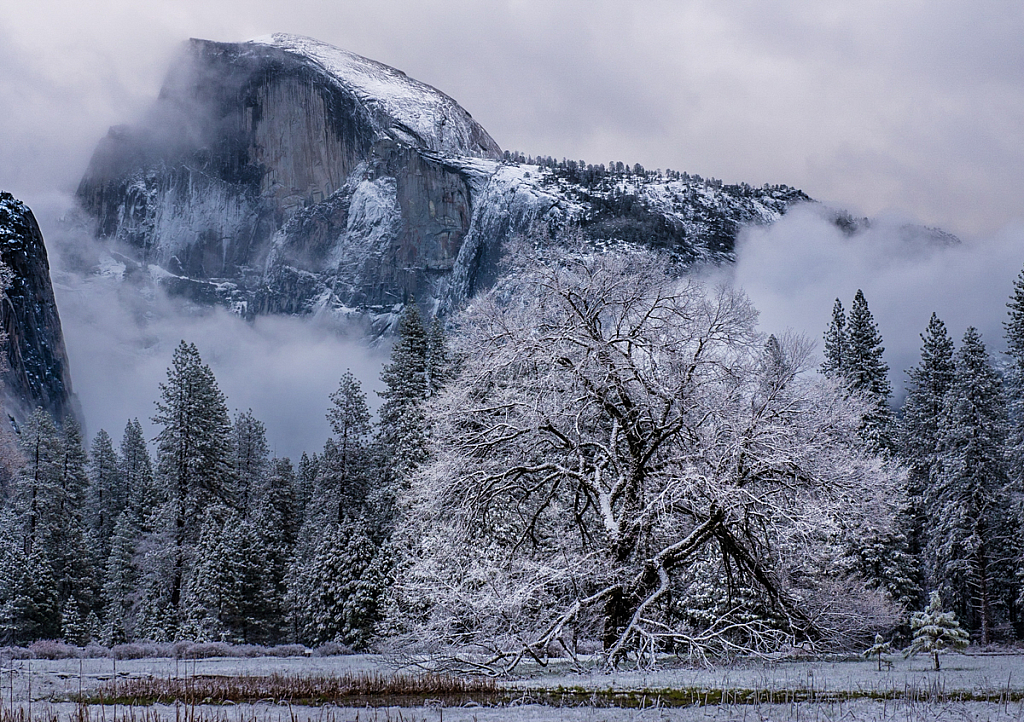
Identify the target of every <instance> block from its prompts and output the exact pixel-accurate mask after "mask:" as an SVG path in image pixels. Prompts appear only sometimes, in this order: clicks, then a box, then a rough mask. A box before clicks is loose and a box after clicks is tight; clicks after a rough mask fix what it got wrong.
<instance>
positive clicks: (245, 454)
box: [234, 409, 270, 518]
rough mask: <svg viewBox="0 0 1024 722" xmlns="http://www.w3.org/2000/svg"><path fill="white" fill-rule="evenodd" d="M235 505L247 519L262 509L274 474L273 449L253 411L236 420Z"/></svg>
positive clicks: (236, 417)
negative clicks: (266, 487)
mask: <svg viewBox="0 0 1024 722" xmlns="http://www.w3.org/2000/svg"><path fill="white" fill-rule="evenodd" d="M234 432H235V440H234V446H235V460H234V467H235V478H236V479H237V480H238V484H237V487H236V490H235V494H234V497H235V501H236V502H237V505H238V509H239V511H241V512H242V516H243V517H244V518H249V516H250V515H251V514H252V513H253V512H254V511H255V510H256V509H257V507H258V506H259V502H260V499H259V495H260V493H261V490H262V488H263V485H264V483H265V481H266V476H267V474H268V472H269V471H270V447H269V446H268V445H267V430H266V427H265V426H264V425H263V422H262V421H260V420H259V419H257V418H256V417H255V416H254V415H253V413H252V409H249V410H248V411H246V412H245V413H239V414H237V415H236V416H235V425H234Z"/></svg>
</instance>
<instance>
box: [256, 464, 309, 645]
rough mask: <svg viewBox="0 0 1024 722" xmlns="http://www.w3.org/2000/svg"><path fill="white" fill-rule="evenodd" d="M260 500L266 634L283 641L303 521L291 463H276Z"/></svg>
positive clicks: (258, 526)
mask: <svg viewBox="0 0 1024 722" xmlns="http://www.w3.org/2000/svg"><path fill="white" fill-rule="evenodd" d="M272 466H273V470H272V471H271V473H270V475H269V476H268V477H267V482H266V487H265V489H264V492H263V494H262V496H261V498H262V502H261V504H262V505H261V507H260V509H259V512H258V515H257V518H256V526H257V528H258V529H259V530H260V533H261V535H262V539H263V546H264V548H265V549H266V557H267V562H266V563H267V567H266V569H265V570H264V574H266V575H267V583H268V586H267V599H266V611H267V620H266V622H267V623H266V633H267V635H268V636H269V638H271V639H272V640H274V641H276V640H279V639H282V638H284V635H285V633H286V632H287V627H286V621H287V617H288V602H287V595H288V587H287V577H288V565H289V562H290V561H291V559H292V556H293V555H294V553H295V542H296V539H297V538H298V534H299V525H300V522H301V519H300V517H299V511H298V509H297V506H296V501H295V486H296V477H295V470H294V469H293V468H292V462H291V461H290V460H289V459H287V458H285V459H274V461H273V463H272Z"/></svg>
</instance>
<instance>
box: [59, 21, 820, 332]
mask: <svg viewBox="0 0 1024 722" xmlns="http://www.w3.org/2000/svg"><path fill="white" fill-rule="evenodd" d="M528 161H533V162H532V163H530V162H528ZM78 197H79V201H80V203H81V205H82V207H83V208H84V209H85V210H86V211H87V212H88V213H89V214H90V215H91V216H92V217H93V218H94V219H95V223H96V230H97V231H98V233H99V235H100V236H101V237H103V238H105V239H107V241H108V243H109V244H110V247H111V249H112V250H117V251H118V252H119V253H121V254H123V255H124V257H125V258H127V259H129V260H128V261H127V263H128V264H129V266H131V264H137V266H135V270H138V271H143V272H148V275H149V276H150V277H152V278H156V279H158V280H159V282H160V283H162V284H164V285H165V286H166V287H167V288H168V289H170V290H171V291H173V292H175V293H177V294H180V295H184V296H187V297H189V298H192V299H194V300H197V301H204V302H219V303H224V304H227V305H229V306H230V307H232V308H234V309H235V310H236V311H238V312H239V313H242V314H243V315H246V316H251V315H255V314H262V313H309V312H317V311H322V310H330V311H335V312H340V313H349V312H363V313H365V312H368V313H369V314H370V315H371V316H381V317H386V316H387V315H388V314H389V312H391V311H392V310H393V309H394V307H395V306H396V305H398V304H401V303H404V302H405V301H406V300H407V299H408V298H409V297H410V296H415V298H416V299H417V300H418V301H419V302H420V303H421V304H422V305H424V307H426V308H427V310H430V311H442V312H444V311H446V310H448V309H450V308H452V307H454V306H456V305H458V304H459V303H460V302H461V301H463V300H465V299H466V298H468V297H469V296H471V295H472V294H473V293H474V292H475V291H476V290H478V289H479V288H481V287H485V286H486V285H488V284H489V283H490V282H491V281H492V280H493V278H494V274H495V273H496V269H497V261H498V258H499V257H500V254H501V248H502V244H503V243H504V242H505V241H506V240H507V239H508V238H509V237H510V236H513V235H516V234H523V233H528V232H534V231H535V229H536V228H538V227H539V226H538V221H540V222H542V224H543V227H544V228H547V229H553V228H558V227H564V226H566V225H578V226H579V227H580V228H581V230H582V232H583V233H584V235H585V236H586V237H588V238H589V239H591V240H592V241H594V242H595V243H597V244H615V243H645V244H654V245H658V246H661V247H664V248H666V249H668V250H669V251H670V252H672V253H673V254H675V255H676V256H677V257H678V258H680V259H681V260H683V261H686V262H697V261H709V262H719V261H723V260H729V259H730V258H731V257H732V252H733V243H734V240H735V238H736V235H737V233H738V231H739V229H740V228H741V227H742V226H744V225H747V224H763V223H771V222H773V221H774V220H776V219H778V218H779V217H780V216H781V215H782V214H783V213H785V212H786V210H787V209H788V208H789V207H790V206H791V205H792V204H793V203H796V202H801V201H807V200H809V199H808V198H807V196H806V195H804V194H803V193H801V192H800V191H798V190H795V189H792V188H788V187H785V186H772V187H767V186H766V187H763V188H751V187H749V186H746V185H723V184H722V183H721V182H720V181H715V180H705V179H702V178H700V177H691V176H688V175H686V174H678V173H665V174H663V173H658V172H647V171H643V170H642V169H640V168H639V167H638V166H637V167H633V168H629V167H621V166H620V167H617V168H611V169H609V168H604V167H603V166H598V167H594V166H588V165H587V164H585V163H581V162H577V161H563V162H554V161H551V160H550V159H544V160H535V159H526V158H523V157H521V156H518V155H515V154H509V153H504V154H503V153H502V151H501V149H500V148H499V147H498V145H497V144H496V143H495V142H494V141H493V140H492V139H491V137H490V136H489V135H488V134H487V132H486V131H485V130H484V129H483V128H482V127H481V126H480V125H479V124H478V123H477V122H476V121H474V120H473V119H472V117H471V116H470V115H469V113H467V112H466V111H465V110H463V109H462V108H461V107H460V106H459V105H458V104H457V103H456V102H455V101H454V100H452V99H451V98H450V97H448V96H447V95H445V94H444V93H441V92H440V91H438V90H436V89H434V88H432V87H430V86H428V85H425V84H423V83H420V82H418V81H416V80H413V79H411V78H409V77H408V76H406V75H405V74H404V73H402V72H401V71H398V70H395V69H394V68H390V67H388V66H386V65H383V64H381V63H377V62H375V61H372V60H368V59H366V58H362V57H360V56H358V55H354V54H352V53H349V52H346V51H343V50H339V49H337V48H334V47H331V46H329V45H326V44H324V43H321V42H318V41H316V40H312V39H309V38H302V37H296V36H289V35H280V34H278V35H272V36H268V37H265V38H259V39H257V40H253V41H250V42H247V43H215V42H210V41H205V40H192V41H190V42H189V43H188V45H187V47H186V50H185V52H184V53H183V54H182V56H181V58H180V59H179V61H178V62H177V64H176V65H175V67H174V68H173V69H172V70H171V72H170V74H169V75H168V78H167V80H166V82H165V84H164V87H163V89H162V91H161V93H160V97H159V99H158V100H157V102H156V103H155V104H154V107H153V109H152V110H151V112H150V113H149V115H148V116H147V118H146V119H145V121H144V122H143V123H141V124H140V125H139V126H138V127H133V128H126V127H116V128H113V129H111V131H110V133H109V134H108V136H107V137H106V138H105V139H104V140H103V141H102V142H101V143H100V145H99V147H98V148H97V150H96V152H95V154H94V157H93V159H92V162H91V164H90V166H89V169H88V171H87V173H86V175H85V177H84V178H83V180H82V182H81V185H80V187H79V191H78Z"/></svg>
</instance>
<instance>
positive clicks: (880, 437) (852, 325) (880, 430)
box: [843, 290, 895, 452]
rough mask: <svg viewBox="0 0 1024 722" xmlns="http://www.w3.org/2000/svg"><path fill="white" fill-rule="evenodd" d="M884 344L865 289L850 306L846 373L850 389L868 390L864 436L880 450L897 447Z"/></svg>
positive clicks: (891, 449) (863, 392)
mask: <svg viewBox="0 0 1024 722" xmlns="http://www.w3.org/2000/svg"><path fill="white" fill-rule="evenodd" d="M884 352H885V348H884V347H883V346H882V335H881V334H880V333H879V332H878V326H877V325H876V324H875V319H874V317H873V316H872V315H871V311H870V310H869V309H868V302H867V300H866V299H865V298H864V293H863V291H860V290H858V291H857V294H856V295H855V296H854V298H853V305H851V306H850V317H849V320H848V326H847V344H846V349H845V353H844V358H843V365H844V369H843V376H844V377H845V378H846V380H847V382H848V383H849V385H850V388H851V390H853V391H857V392H860V393H862V394H865V395H866V396H867V397H868V398H869V399H870V400H871V402H872V404H873V408H872V410H871V411H870V412H869V413H868V415H867V416H866V417H865V418H864V436H865V438H866V439H867V441H868V443H869V444H870V445H871V446H872V447H873V448H874V449H876V450H877V451H889V452H891V451H894V450H895V443H894V439H893V417H892V412H891V411H890V409H889V399H890V397H891V396H892V386H891V385H890V384H889V366H888V365H887V364H886V363H885V361H884V360H883V358H882V354H883V353H884Z"/></svg>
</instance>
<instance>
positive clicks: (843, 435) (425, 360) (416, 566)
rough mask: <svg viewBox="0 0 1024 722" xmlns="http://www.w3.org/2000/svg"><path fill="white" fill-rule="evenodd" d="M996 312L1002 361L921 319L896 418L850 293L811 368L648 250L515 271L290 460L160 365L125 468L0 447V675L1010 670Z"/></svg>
mask: <svg viewBox="0 0 1024 722" xmlns="http://www.w3.org/2000/svg"><path fill="white" fill-rule="evenodd" d="M1007 293H1008V295H1009V300H1008V303H1007V308H1008V313H1007V315H1006V319H1005V342H1006V347H1007V351H1006V353H1005V355H1003V354H999V355H994V354H993V353H992V352H991V351H990V350H989V349H988V347H987V345H986V344H996V343H998V339H982V338H981V337H980V335H979V334H978V332H977V331H976V330H975V329H974V328H968V329H967V331H966V333H964V335H963V337H962V338H961V339H958V340H957V339H953V338H951V337H950V334H949V333H948V332H947V329H946V327H945V325H944V324H943V322H942V320H941V319H939V318H938V317H937V316H935V315H933V316H932V319H931V321H930V322H929V324H928V326H927V328H925V329H922V333H921V346H920V348H921V353H920V361H919V363H918V364H917V365H916V366H915V367H914V368H912V369H910V370H908V371H907V372H906V380H907V392H906V396H905V399H904V400H903V402H902V404H901V406H900V407H899V408H897V407H895V406H894V403H893V392H892V386H893V378H894V376H893V374H892V372H891V370H890V369H889V367H888V366H887V364H886V362H885V360H884V358H883V351H884V341H883V338H882V335H881V333H880V331H879V328H878V327H877V325H876V323H875V321H874V319H873V317H872V314H871V311H870V309H869V306H868V299H867V298H865V296H864V294H863V293H861V292H858V293H857V294H856V295H855V296H854V298H852V299H849V300H847V299H836V301H835V306H834V309H833V314H832V321H831V323H830V325H829V326H828V328H827V329H824V330H823V336H822V338H821V342H820V343H819V342H818V341H817V340H815V339H806V338H802V337H799V336H795V335H791V334H787V333H782V334H780V335H765V334H764V333H763V332H762V331H760V330H759V329H758V327H757V311H756V309H754V308H753V307H752V305H751V304H750V302H749V301H748V300H747V299H746V298H745V296H744V295H743V294H742V292H740V291H738V290H735V289H731V288H726V287H713V286H710V285H707V284H705V283H703V282H702V281H701V280H700V279H699V278H697V277H695V276H692V275H687V274H681V273H679V272H678V270H676V269H674V268H673V266H672V265H671V263H670V262H669V261H668V260H666V259H665V258H664V257H662V256H661V255H659V254H658V253H656V252H653V251H643V250H632V251H622V252H614V253H598V252H593V251H588V250H586V249H583V248H582V247H581V248H577V249H575V250H574V251H571V252H569V251H565V250H564V249H563V250H556V249H553V248H552V249H544V248H539V247H536V246H532V245H527V244H519V245H518V246H516V247H515V249H514V250H513V251H512V252H511V253H510V255H509V257H508V259H507V269H506V272H505V273H504V274H503V275H502V277H501V278H500V279H499V280H498V281H497V283H496V285H495V286H494V287H493V288H492V289H491V290H490V291H489V292H487V293H486V294H485V295H483V296H479V297H477V298H476V299H474V300H473V302H472V303H471V304H469V306H468V307H467V308H466V309H464V310H463V311H462V312H461V313H459V314H457V315H455V316H454V317H452V318H448V319H445V322H443V323H442V321H441V320H440V319H437V318H433V319H429V318H424V317H423V316H422V315H421V312H420V310H419V309H418V307H417V305H416V304H415V303H409V304H407V305H406V306H405V308H404V310H403V311H402V313H401V316H400V318H399V320H398V322H397V330H396V337H395V341H394V345H393V347H392V350H391V357H390V362H389V363H388V364H386V365H385V366H384V368H383V371H382V372H381V380H382V382H383V389H384V390H383V391H381V392H380V397H381V398H380V404H379V409H378V410H377V412H376V414H372V413H371V410H370V404H369V403H368V399H367V395H366V393H365V392H364V391H363V389H362V388H361V386H360V383H359V381H357V380H356V378H355V377H354V376H353V375H352V374H351V373H344V374H343V375H342V376H341V377H340V379H339V381H338V386H337V390H336V391H335V392H334V393H333V394H331V396H330V398H327V399H324V408H325V410H326V414H327V417H328V420H329V422H330V426H331V429H332V432H333V433H332V436H331V438H330V439H329V440H328V441H327V442H326V444H325V445H324V446H323V448H322V449H317V450H311V451H309V453H303V454H302V457H301V458H300V459H288V458H273V457H272V455H271V453H270V450H269V446H268V443H267V437H266V431H265V428H264V424H263V422H262V421H261V420H260V419H258V418H256V417H255V416H254V415H253V413H252V412H251V411H239V412H236V413H235V414H234V415H232V414H231V413H230V412H229V400H228V399H227V398H225V395H224V394H223V393H222V391H221V390H220V389H219V387H218V383H217V379H216V378H215V377H214V374H213V372H212V371H211V369H210V366H209V365H207V364H206V363H205V362H204V361H203V359H202V358H201V356H200V352H199V350H198V349H197V348H196V346H195V345H193V344H192V343H189V342H188V341H187V340H185V341H182V342H181V344H180V345H179V346H178V347H177V349H176V350H175V351H174V353H173V357H172V358H171V359H170V360H169V365H168V367H167V371H166V379H165V381H164V382H163V383H162V384H160V387H159V390H158V401H157V402H156V404H155V407H154V408H153V409H149V410H147V409H140V410H139V415H140V416H142V415H144V414H145V415H149V416H151V418H152V421H153V423H154V424H155V425H156V427H157V428H158V430H159V431H158V433H157V434H156V436H155V438H151V439H147V438H146V436H145V435H144V433H143V428H142V425H141V423H140V422H139V420H138V419H133V420H131V421H129V422H128V423H127V425H126V426H125V428H124V429H123V431H122V430H119V429H118V430H111V431H110V432H108V431H107V430H100V431H98V432H97V433H96V434H95V436H94V437H93V438H92V439H84V438H83V437H82V433H81V431H80V429H79V427H78V426H77V425H76V423H75V421H74V420H73V419H72V418H69V419H68V420H67V421H66V422H65V423H64V424H63V426H58V425H57V424H55V423H54V421H53V420H52V419H51V418H50V417H49V416H48V415H47V414H46V413H45V412H43V411H42V410H37V411H36V412H35V414H33V415H32V416H31V418H29V419H28V420H27V421H26V422H25V423H24V424H22V425H21V426H20V427H19V428H18V429H17V433H16V434H15V433H7V434H6V435H5V438H4V440H3V441H4V448H3V477H2V487H0V494H2V500H3V504H2V509H0V645H7V646H19V645H20V646H24V645H27V644H29V643H31V642H33V641H36V640H44V639H52V640H63V641H64V642H65V643H68V644H74V645H79V646H84V645H86V644H89V643H93V644H101V645H104V646H106V647H111V646H114V645H118V644H125V643H132V642H140V641H155V642H172V641H175V640H189V641H222V642H232V643H238V644H258V645H281V644H302V645H306V646H310V647H312V646H317V645H323V644H325V643H336V644H337V645H343V646H344V647H346V648H349V649H352V650H357V651H358V650H375V651H389V652H393V653H399V654H407V655H408V654H415V655H427V656H429V657H430V658H432V659H435V660H438V663H439V664H441V665H442V666H443V667H444V668H446V669H450V670H453V671H480V670H489V671H490V672H493V673H507V672H511V671H513V670H515V669H516V667H517V665H519V664H520V663H522V662H524V661H528V662H536V661H543V660H545V659H548V658H552V657H569V658H572V659H581V658H583V657H584V656H587V658H597V659H599V660H600V661H601V664H603V665H607V666H609V667H614V666H616V665H618V664H620V663H622V662H624V661H626V660H633V661H635V662H637V663H641V664H643V663H650V664H652V665H653V664H655V663H656V661H657V659H658V658H659V655H662V654H665V653H674V654H677V655H683V656H685V657H687V658H690V659H699V660H709V659H722V658H729V657H732V656H735V655H741V654H770V653H773V652H777V651H778V650H783V649H792V648H795V647H801V648H805V649H808V650H814V651H821V652H825V651H843V650H845V651H855V652H860V651H863V650H864V649H868V650H869V652H872V653H874V652H877V651H879V650H881V649H882V647H881V646H879V645H885V646H884V650H885V651H888V650H889V649H890V646H889V645H890V644H891V647H892V648H904V647H908V646H914V647H917V648H919V650H924V651H927V652H929V653H934V655H935V664H936V666H937V665H938V651H936V650H938V649H939V648H942V645H943V644H946V643H940V642H941V639H945V637H943V636H942V634H945V632H942V633H940V632H941V630H940V632H935V631H934V630H935V628H936V627H935V625H936V624H938V622H936V621H935V620H946V621H945V622H943V624H945V626H946V627H949V629H950V630H952V631H949V636H948V639H949V640H951V641H949V642H948V644H947V646H950V647H953V646H957V645H959V646H963V645H964V644H966V643H967V642H968V641H970V643H971V644H974V645H981V646H982V647H985V646H988V645H993V644H1013V643H1014V642H1019V641H1021V640H1024V274H1022V275H1021V276H1020V277H1019V278H1018V280H1017V282H1016V284H1015V285H1014V287H1013V288H1012V289H1007ZM846 303H848V307H847V305H846ZM922 610H924V611H922ZM929 614H930V615H931V616H928V615H929ZM922 620H923V621H922ZM929 620H931V621H929ZM940 626H941V625H940ZM926 627H927V628H928V629H930V630H932V631H930V632H928V634H933V635H935V639H931V638H926V637H927V635H926V634H925V633H924V632H921V633H919V630H920V629H921V628H926ZM936 640H939V641H936ZM872 644H874V645H875V646H872ZM929 645H930V646H929ZM869 648H870V649H869ZM879 665H881V662H879Z"/></svg>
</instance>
